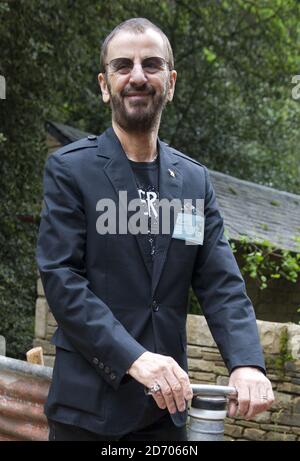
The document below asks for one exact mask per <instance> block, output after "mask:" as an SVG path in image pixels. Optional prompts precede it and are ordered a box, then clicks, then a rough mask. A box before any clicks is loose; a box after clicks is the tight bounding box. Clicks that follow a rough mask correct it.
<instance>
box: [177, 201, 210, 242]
mask: <svg viewBox="0 0 300 461" xmlns="http://www.w3.org/2000/svg"><path fill="white" fill-rule="evenodd" d="M202 202H203V201H202ZM204 221H205V219H204V213H203V206H200V207H198V206H197V209H196V208H195V207H194V206H192V205H191V204H188V206H187V205H185V206H184V207H183V208H182V210H181V211H179V212H178V214H177V218H176V223H175V226H174V231H173V235H172V237H173V238H176V239H180V240H185V243H186V244H187V245H203V239H204Z"/></svg>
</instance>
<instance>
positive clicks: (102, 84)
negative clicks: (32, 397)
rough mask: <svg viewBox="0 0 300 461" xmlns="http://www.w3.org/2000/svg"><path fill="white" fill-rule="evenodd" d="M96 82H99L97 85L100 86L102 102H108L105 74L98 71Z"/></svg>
mask: <svg viewBox="0 0 300 461" xmlns="http://www.w3.org/2000/svg"><path fill="white" fill-rule="evenodd" d="M98 82H99V86H100V88H101V93H102V100H103V102H104V103H108V102H109V99H110V96H109V91H108V86H107V81H106V77H105V74H103V73H100V74H99V75H98Z"/></svg>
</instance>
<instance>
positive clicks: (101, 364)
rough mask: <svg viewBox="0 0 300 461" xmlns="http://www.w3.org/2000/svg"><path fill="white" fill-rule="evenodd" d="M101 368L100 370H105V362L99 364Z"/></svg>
mask: <svg viewBox="0 0 300 461" xmlns="http://www.w3.org/2000/svg"><path fill="white" fill-rule="evenodd" d="M99 368H100V370H103V368H104V363H103V362H100V363H99Z"/></svg>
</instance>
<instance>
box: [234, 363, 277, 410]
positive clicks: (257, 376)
mask: <svg viewBox="0 0 300 461" xmlns="http://www.w3.org/2000/svg"><path fill="white" fill-rule="evenodd" d="M229 386H234V387H235V388H236V389H237V391H238V402H236V401H233V400H230V402H229V406H228V416H229V417H230V418H232V417H234V416H236V415H237V413H238V414H239V416H244V417H245V419H251V418H253V417H254V416H255V415H257V414H258V413H261V412H263V411H266V410H267V409H268V408H269V407H270V406H271V405H272V403H273V402H274V394H273V390H272V385H271V383H270V381H269V379H268V378H267V377H266V376H265V375H264V374H263V372H262V371H260V370H259V369H258V368H254V367H239V368H236V369H235V370H234V371H233V372H232V373H231V375H230V379H229Z"/></svg>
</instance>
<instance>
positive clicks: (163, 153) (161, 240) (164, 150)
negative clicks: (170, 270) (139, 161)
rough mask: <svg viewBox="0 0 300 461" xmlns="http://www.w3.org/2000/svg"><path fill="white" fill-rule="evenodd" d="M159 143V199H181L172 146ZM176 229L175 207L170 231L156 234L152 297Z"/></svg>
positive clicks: (180, 180)
mask: <svg viewBox="0 0 300 461" xmlns="http://www.w3.org/2000/svg"><path fill="white" fill-rule="evenodd" d="M158 143H159V152H160V155H159V200H162V199H168V200H170V201H171V200H173V199H180V200H181V195H182V184H183V177H182V174H181V173H180V171H179V170H178V169H177V168H176V167H175V165H176V164H177V163H178V161H177V159H176V156H175V155H170V148H169V147H167V145H166V144H164V143H163V142H161V141H160V140H158ZM173 230H174V209H173V208H171V213H170V233H168V234H162V233H161V232H160V233H159V234H158V235H157V236H156V244H155V257H154V266H153V277H152V287H151V294H152V297H153V295H154V292H155V290H156V287H157V285H158V282H159V279H160V276H161V274H162V270H163V267H164V264H165V262H166V257H167V252H168V248H169V245H170V242H171V238H172V234H173Z"/></svg>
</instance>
